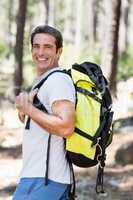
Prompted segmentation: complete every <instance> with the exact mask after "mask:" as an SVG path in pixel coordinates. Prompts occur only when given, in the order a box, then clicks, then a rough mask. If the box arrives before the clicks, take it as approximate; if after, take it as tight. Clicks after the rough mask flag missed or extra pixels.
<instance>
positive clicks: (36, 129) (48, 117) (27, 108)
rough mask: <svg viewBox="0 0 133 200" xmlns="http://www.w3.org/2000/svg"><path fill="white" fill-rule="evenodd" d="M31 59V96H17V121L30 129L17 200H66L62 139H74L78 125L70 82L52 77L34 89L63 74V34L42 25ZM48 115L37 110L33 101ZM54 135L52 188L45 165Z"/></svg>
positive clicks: (50, 170) (26, 133) (36, 33)
mask: <svg viewBox="0 0 133 200" xmlns="http://www.w3.org/2000/svg"><path fill="white" fill-rule="evenodd" d="M31 46H32V59H33V62H34V64H35V66H36V69H37V75H38V77H37V80H36V82H35V84H34V86H33V89H32V91H31V92H30V93H29V94H28V93H26V92H23V93H20V94H19V95H18V96H17V97H16V107H17V109H18V111H19V118H20V119H21V121H23V122H24V123H25V125H26V123H27V119H28V118H30V128H29V129H26V128H25V130H24V136H23V168H22V172H21V175H20V182H19V184H18V187H17V189H16V191H15V193H14V197H13V200H66V199H68V193H69V187H70V182H71V181H70V167H69V164H68V162H67V159H66V152H65V150H64V139H63V138H68V137H70V136H71V134H72V133H73V131H74V124H75V89H74V86H73V83H72V80H71V78H70V77H69V76H68V75H67V74H65V73H60V72H54V73H52V74H51V75H50V76H49V77H48V78H47V80H46V81H45V83H44V84H43V85H42V86H41V88H40V89H39V90H37V89H35V90H34V87H35V86H36V85H37V84H38V83H39V82H40V81H41V80H42V79H44V78H45V77H47V76H48V74H50V73H51V72H53V71H56V70H61V69H60V67H59V64H58V62H59V58H60V56H61V53H62V48H63V39H62V35H61V33H60V32H59V31H58V30H57V29H55V28H53V27H50V26H38V27H36V28H35V29H34V30H33V32H32V34H31ZM36 94H37V97H38V98H39V100H40V101H41V103H42V104H43V105H44V106H45V108H46V110H47V111H48V113H46V112H43V111H42V110H39V109H38V108H36V107H35V106H34V105H33V99H34V96H35V95H36ZM49 134H50V135H51V141H50V152H49V166H48V184H47V185H46V184H45V181H46V180H45V179H46V161H47V147H48V138H49Z"/></svg>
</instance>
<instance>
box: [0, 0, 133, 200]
mask: <svg viewBox="0 0 133 200" xmlns="http://www.w3.org/2000/svg"><path fill="white" fill-rule="evenodd" d="M132 19H133V0H78V1H76V0H66V1H61V0H56V1H55V0H23V1H22V0H0V27H1V31H0V158H1V160H0V200H6V199H10V198H11V195H12V193H13V191H14V189H15V185H16V182H17V180H18V174H19V170H20V168H21V143H22V133H21V129H22V127H23V125H22V124H21V123H20V122H19V121H18V118H17V111H16V109H15V104H14V99H15V95H16V94H18V93H19V92H20V91H22V90H24V89H25V88H28V87H30V86H31V84H32V82H33V80H34V78H35V74H36V69H35V66H34V65H33V63H32V60H31V49H30V42H29V37H30V33H31V30H32V29H33V28H34V27H35V26H36V25H39V24H49V25H51V26H55V27H57V28H58V29H59V30H60V31H61V32H62V34H63V38H64V51H63V55H62V57H61V61H60V65H61V66H62V67H63V68H70V67H71V66H72V64H73V63H75V62H78V63H81V62H83V61H90V62H95V63H97V64H99V65H100V66H101V68H102V69H103V72H104V75H105V76H106V77H107V78H108V80H109V87H110V90H111V93H112V97H113V109H114V111H115V115H114V130H115V131H114V132H115V134H114V141H113V144H112V147H110V149H109V152H111V153H112V154H111V159H110V157H109V159H108V160H107V171H106V172H105V173H106V174H105V175H106V179H105V180H106V181H107V185H108V190H109V191H111V192H109V195H107V196H106V197H97V196H95V194H94V191H93V190H94V179H95V178H94V177H95V172H94V171H93V172H94V173H90V169H89V170H87V171H84V172H83V171H82V173H81V171H78V169H77V183H78V192H79V194H80V193H81V194H80V198H79V200H86V199H87V200H88V198H89V197H90V200H91V199H94V200H96V199H103V198H105V199H109V200H111V199H112V198H114V199H116V200H119V199H121V200H123V199H125V200H131V199H133V193H132V190H131V188H132V186H133V185H132V184H131V182H133V178H132V175H133V167H132V163H133V157H131V156H132V153H131V152H130V151H129V150H130V148H129V146H131V145H132V147H133V142H131V141H133V21H132ZM120 138H121V142H120V140H119V139H120ZM129 138H130V139H129ZM129 140H130V144H129ZM123 144H124V145H126V147H128V153H127V154H126V155H125V157H124V159H122V158H118V159H117V156H116V155H117V150H119V148H121V145H123ZM122 150H124V149H122ZM126 150H127V149H126ZM123 155H124V154H123ZM128 157H130V158H128ZM124 160H126V163H125V161H124ZM127 160H128V161H127ZM123 166H124V168H123ZM115 169H116V171H113V170H115ZM124 170H125V171H126V172H127V174H126V176H127V179H126V178H125V176H123V175H122V173H123V172H124ZM86 174H87V177H88V179H87V178H84V177H85V176H86ZM92 174H93V176H92V177H91V175H92ZM114 174H115V175H114ZM116 174H117V176H118V174H119V175H120V176H118V178H116V179H114V176H116ZM80 175H81V176H80ZM111 178H112V179H111ZM88 180H89V181H88ZM122 184H123V185H124V186H123V185H122ZM125 184H127V185H128V186H125ZM121 185H122V186H121ZM87 187H88V188H91V190H90V189H88V188H87ZM125 187H127V190H126V191H125V190H124V191H125V192H124V191H123V189H122V188H125ZM114 191H115V192H114ZM111 195H114V196H113V197H112V196H111ZM121 195H122V196H121ZM91 196H92V198H91Z"/></svg>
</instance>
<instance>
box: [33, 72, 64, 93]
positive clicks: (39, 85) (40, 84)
mask: <svg viewBox="0 0 133 200" xmlns="http://www.w3.org/2000/svg"><path fill="white" fill-rule="evenodd" d="M55 72H61V73H65V74H67V73H66V70H55V71H52V72H50V73H49V74H48V75H47V76H46V77H45V78H43V79H42V80H41V81H40V82H39V83H38V84H37V85H35V87H33V89H36V88H38V89H40V87H41V86H42V85H43V83H44V82H45V81H46V80H47V79H48V77H49V76H51V75H52V74H54V73H55Z"/></svg>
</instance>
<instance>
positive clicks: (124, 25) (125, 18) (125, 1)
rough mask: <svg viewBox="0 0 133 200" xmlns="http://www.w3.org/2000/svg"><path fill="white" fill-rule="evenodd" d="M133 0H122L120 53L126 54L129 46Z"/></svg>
mask: <svg viewBox="0 0 133 200" xmlns="http://www.w3.org/2000/svg"><path fill="white" fill-rule="evenodd" d="M130 4H131V0H122V4H121V20H120V31H119V34H120V39H119V52H120V55H122V54H125V53H126V51H127V46H128V28H129V13H130Z"/></svg>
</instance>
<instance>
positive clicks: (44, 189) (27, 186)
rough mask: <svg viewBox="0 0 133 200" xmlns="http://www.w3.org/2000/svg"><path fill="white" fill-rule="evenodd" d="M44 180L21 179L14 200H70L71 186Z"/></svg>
mask: <svg viewBox="0 0 133 200" xmlns="http://www.w3.org/2000/svg"><path fill="white" fill-rule="evenodd" d="M44 181H45V179H44V178H21V179H20V182H19V184H18V186H17V188H16V191H15V192H14V195H13V199H12V200H68V193H69V188H70V185H68V184H62V183H57V182H55V181H51V180H48V185H45V182H44Z"/></svg>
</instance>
